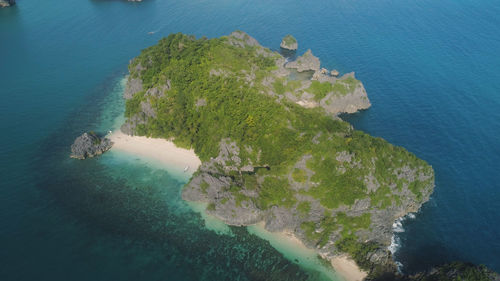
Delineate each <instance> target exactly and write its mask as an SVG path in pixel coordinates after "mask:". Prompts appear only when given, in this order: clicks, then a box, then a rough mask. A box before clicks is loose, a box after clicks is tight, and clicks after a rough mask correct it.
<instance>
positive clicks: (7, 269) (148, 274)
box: [0, 0, 500, 280]
mask: <svg viewBox="0 0 500 281" xmlns="http://www.w3.org/2000/svg"><path fill="white" fill-rule="evenodd" d="M17 2H18V5H17V6H15V7H12V8H8V9H0V99H1V102H0V132H1V138H0V245H1V246H0V280H324V279H328V278H331V279H338V278H337V277H335V276H334V275H332V274H333V273H331V272H326V273H325V271H324V267H322V266H321V264H318V263H317V261H314V260H313V259H314V257H307V256H306V257H305V259H308V260H301V259H300V258H301V257H299V256H300V255H299V254H297V253H294V251H293V249H289V250H288V251H287V247H286V246H284V247H283V246H282V245H281V246H280V245H279V243H278V242H279V241H274V242H273V241H271V243H269V242H268V241H266V240H264V239H261V238H259V236H258V235H256V234H258V233H257V232H258V231H255V229H250V230H247V228H238V227H227V226H224V225H221V224H218V223H217V222H216V221H213V220H211V219H210V218H208V217H206V216H203V215H201V214H200V213H199V212H198V211H199V210H201V209H202V208H203V206H192V205H188V204H187V203H186V202H183V201H182V200H181V198H180V189H181V187H182V186H183V184H184V183H185V182H186V181H187V178H186V175H184V174H175V173H173V172H169V171H168V170H165V169H164V168H163V167H161V166H159V165H157V164H156V163H154V162H153V161H148V160H147V159H139V158H137V157H135V156H133V155H127V154H119V153H115V152H111V153H107V154H105V155H103V156H102V157H99V158H97V159H91V160H86V161H76V160H72V159H69V158H68V154H69V146H70V145H71V143H72V141H73V140H74V138H75V137H76V136H78V135H79V134H81V133H82V132H84V131H86V130H95V131H98V132H102V133H103V132H106V131H107V130H110V129H113V128H116V126H117V120H120V119H119V118H120V116H121V115H122V114H123V101H122V100H121V99H120V96H121V92H122V91H123V84H124V80H123V79H124V77H125V75H126V73H127V64H128V61H129V60H130V59H131V58H133V57H134V56H136V55H138V54H139V52H140V50H141V49H143V48H146V47H148V46H150V45H152V44H155V42H157V41H158V40H159V39H160V38H162V37H164V36H167V35H168V34H170V33H175V32H183V33H189V34H194V35H196V36H198V37H201V36H207V37H219V36H222V35H227V34H229V33H230V32H232V31H234V30H236V29H240V30H244V31H246V32H248V33H249V34H250V35H252V36H254V37H255V38H256V39H257V40H258V41H259V42H260V43H261V44H262V45H264V46H268V47H270V48H272V49H275V50H277V49H278V48H279V43H280V38H281V37H283V36H284V35H286V34H289V33H290V34H293V35H294V36H295V37H296V38H297V39H298V41H299V50H298V53H299V54H300V53H303V52H305V51H306V50H307V49H312V50H313V53H314V54H315V55H316V56H318V57H319V58H320V59H321V62H322V66H324V67H326V68H328V69H338V70H339V71H340V72H341V73H347V72H351V71H355V72H356V77H357V78H359V79H360V80H362V81H363V83H364V85H365V88H366V89H367V92H368V95H369V98H370V100H371V102H372V107H371V108H370V109H368V110H366V111H364V112H361V113H357V114H354V115H351V116H345V117H344V118H345V119H346V120H347V121H349V122H351V123H352V124H353V126H354V127H355V128H357V129H360V130H363V131H366V132H368V133H370V134H372V135H375V136H379V137H383V138H385V139H387V140H388V141H390V142H391V143H393V144H396V145H400V146H404V147H405V148H407V149H408V150H410V151H411V152H413V153H415V154H416V155H417V156H419V157H420V158H423V159H425V160H426V161H428V162H429V163H430V164H431V165H432V166H433V167H434V169H435V171H436V188H435V192H434V194H433V195H432V198H431V200H430V201H429V202H428V203H426V204H425V205H424V206H423V208H422V209H421V210H420V212H418V213H417V214H415V216H414V218H407V219H405V220H404V221H403V222H402V225H401V227H397V229H396V230H397V232H396V235H395V239H394V241H395V244H394V245H393V246H394V248H395V249H396V252H395V258H396V260H397V261H398V262H400V263H401V264H402V270H403V271H405V272H414V271H416V270H421V269H425V268H428V267H430V266H431V265H434V264H439V263H443V262H448V261H453V260H466V261H470V262H474V263H482V264H485V265H487V266H490V267H491V268H492V269H494V270H497V271H500V255H499V253H500V239H499V238H500V223H499V222H500V212H498V210H499V209H500V55H499V54H500V29H499V27H500V2H499V1H497V0H442V1H434V0H411V1H409V0H375V1H374V0H330V1H325V0H322V1H319V0H312V1H297V0H295V1H290V0H280V1H275V0H265V1H264V0H253V1H241V0H231V1H229V0H210V1H208V0H196V1H193V0H183V1H173V0H165V1H162V0H144V1H143V2H141V3H129V2H126V1H112V0H108V1H98V0H66V1H55V0H44V1H41V0H30V1H28V0H18V1H17ZM150 32H152V34H149V33H150ZM261 236H265V234H264V235H262V234H261ZM264 238H266V237H264ZM269 239H271V238H269ZM271 240H272V239H271ZM273 246H274V247H276V248H274V247H273ZM276 249H278V250H279V251H278V250H276ZM302 258H304V257H302Z"/></svg>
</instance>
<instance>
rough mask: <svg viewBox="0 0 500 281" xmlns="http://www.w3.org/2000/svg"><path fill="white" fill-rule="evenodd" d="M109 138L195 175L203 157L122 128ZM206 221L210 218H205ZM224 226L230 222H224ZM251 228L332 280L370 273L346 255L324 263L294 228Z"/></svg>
mask: <svg viewBox="0 0 500 281" xmlns="http://www.w3.org/2000/svg"><path fill="white" fill-rule="evenodd" d="M106 137H107V138H109V139H110V140H111V141H112V142H113V146H112V148H111V151H120V152H125V153H129V154H133V155H135V156H138V157H144V158H148V159H152V160H155V161H157V162H158V163H159V164H161V165H165V166H166V167H167V168H168V169H169V170H174V171H175V172H177V173H181V174H186V175H189V176H191V175H192V174H193V173H194V172H195V171H196V170H197V169H198V167H199V166H200V165H201V160H200V159H199V158H198V156H196V154H195V153H194V150H193V149H184V148H180V147H177V146H176V145H175V144H174V143H173V142H171V141H168V140H165V139H159V138H149V137H144V136H130V135H127V134H124V133H123V132H121V131H120V130H119V129H117V130H115V131H113V132H111V133H110V134H108V135H107V136H106ZM186 168H187V170H186ZM187 203H188V205H189V206H190V207H191V209H193V210H194V211H197V212H200V213H205V210H201V209H199V208H196V206H194V205H192V204H189V203H191V202H187ZM202 216H203V214H202ZM204 220H206V218H205V217H204ZM217 220H218V219H217ZM220 222H222V221H220ZM205 223H206V227H207V228H209V229H211V228H214V229H213V230H214V231H216V232H218V233H219V234H229V235H231V232H230V231H229V232H228V231H227V230H226V229H225V228H223V227H221V226H220V225H218V224H214V225H213V226H212V224H213V223H208V222H205ZM222 223H223V222H222ZM224 225H226V224H225V223H224ZM247 229H248V230H249V231H250V232H251V233H253V234H255V235H257V236H259V237H260V238H262V239H265V240H267V241H269V242H270V243H271V245H272V246H273V247H274V248H275V249H276V250H278V251H280V252H281V253H283V254H284V255H285V256H286V257H287V258H288V259H290V260H295V261H297V260H300V261H301V262H300V265H302V266H303V267H305V268H309V269H312V270H316V271H319V272H320V273H321V274H324V275H326V276H327V277H328V278H329V279H332V280H339V278H340V279H342V280H345V281H361V280H363V279H364V278H365V277H366V275H367V274H366V272H364V271H362V270H361V269H360V268H359V267H358V266H357V265H356V263H355V262H354V261H353V260H352V259H349V258H348V257H347V256H346V255H342V256H337V257H334V258H327V257H325V256H322V258H324V259H326V260H328V261H329V262H330V264H331V268H328V267H326V266H324V265H322V264H321V263H320V260H319V257H318V255H319V253H318V252H317V251H316V250H315V249H310V248H308V247H307V246H305V244H304V243H302V241H300V239H299V238H297V236H295V234H294V233H293V232H292V231H289V230H285V231H281V232H270V231H267V230H266V229H265V228H264V222H260V223H257V224H255V225H251V226H247ZM285 252H287V253H285ZM329 269H331V271H330V270H329Z"/></svg>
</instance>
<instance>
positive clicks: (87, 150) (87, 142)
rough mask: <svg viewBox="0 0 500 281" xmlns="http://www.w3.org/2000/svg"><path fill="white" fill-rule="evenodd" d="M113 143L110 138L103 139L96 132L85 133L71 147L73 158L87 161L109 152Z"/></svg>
mask: <svg viewBox="0 0 500 281" xmlns="http://www.w3.org/2000/svg"><path fill="white" fill-rule="evenodd" d="M112 145H113V143H112V142H111V141H110V140H109V139H108V138H101V137H99V136H97V134H96V133H94V132H88V133H83V134H82V135H81V136H79V137H77V138H76V139H75V142H74V143H73V144H72V145H71V155H70V157H71V158H76V159H86V158H89V157H95V156H97V155H101V154H103V153H104V152H106V151H108V150H109V149H110V148H111V146H112Z"/></svg>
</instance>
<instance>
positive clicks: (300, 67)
mask: <svg viewBox="0 0 500 281" xmlns="http://www.w3.org/2000/svg"><path fill="white" fill-rule="evenodd" d="M285 67H286V68H294V69H297V71H298V72H304V71H319V67H320V61H319V59H318V57H316V56H314V55H313V53H312V51H311V50H310V49H309V50H307V52H305V53H304V54H303V55H302V56H300V57H298V58H297V59H296V60H295V61H292V62H289V63H287V64H286V65H285Z"/></svg>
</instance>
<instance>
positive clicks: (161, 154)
mask: <svg viewBox="0 0 500 281" xmlns="http://www.w3.org/2000/svg"><path fill="white" fill-rule="evenodd" d="M107 137H108V138H109V139H110V140H111V141H112V142H113V147H112V148H111V150H117V151H124V152H127V153H130V154H134V155H137V156H139V157H141V156H142V157H146V158H149V159H153V160H156V161H158V162H160V163H162V164H164V165H166V166H168V167H171V168H176V169H177V170H181V171H184V172H185V173H189V174H192V173H194V172H195V171H196V170H197V169H198V167H199V166H200V165H201V161H200V159H199V158H198V156H196V154H195V153H194V150H192V149H189V150H188V149H184V148H180V147H177V146H175V144H174V143H173V142H171V141H167V140H165V139H156V138H148V137H140V136H129V135H126V134H124V133H122V132H121V131H120V130H116V131H114V132H112V133H111V134H109V135H108V136H107Z"/></svg>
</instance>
